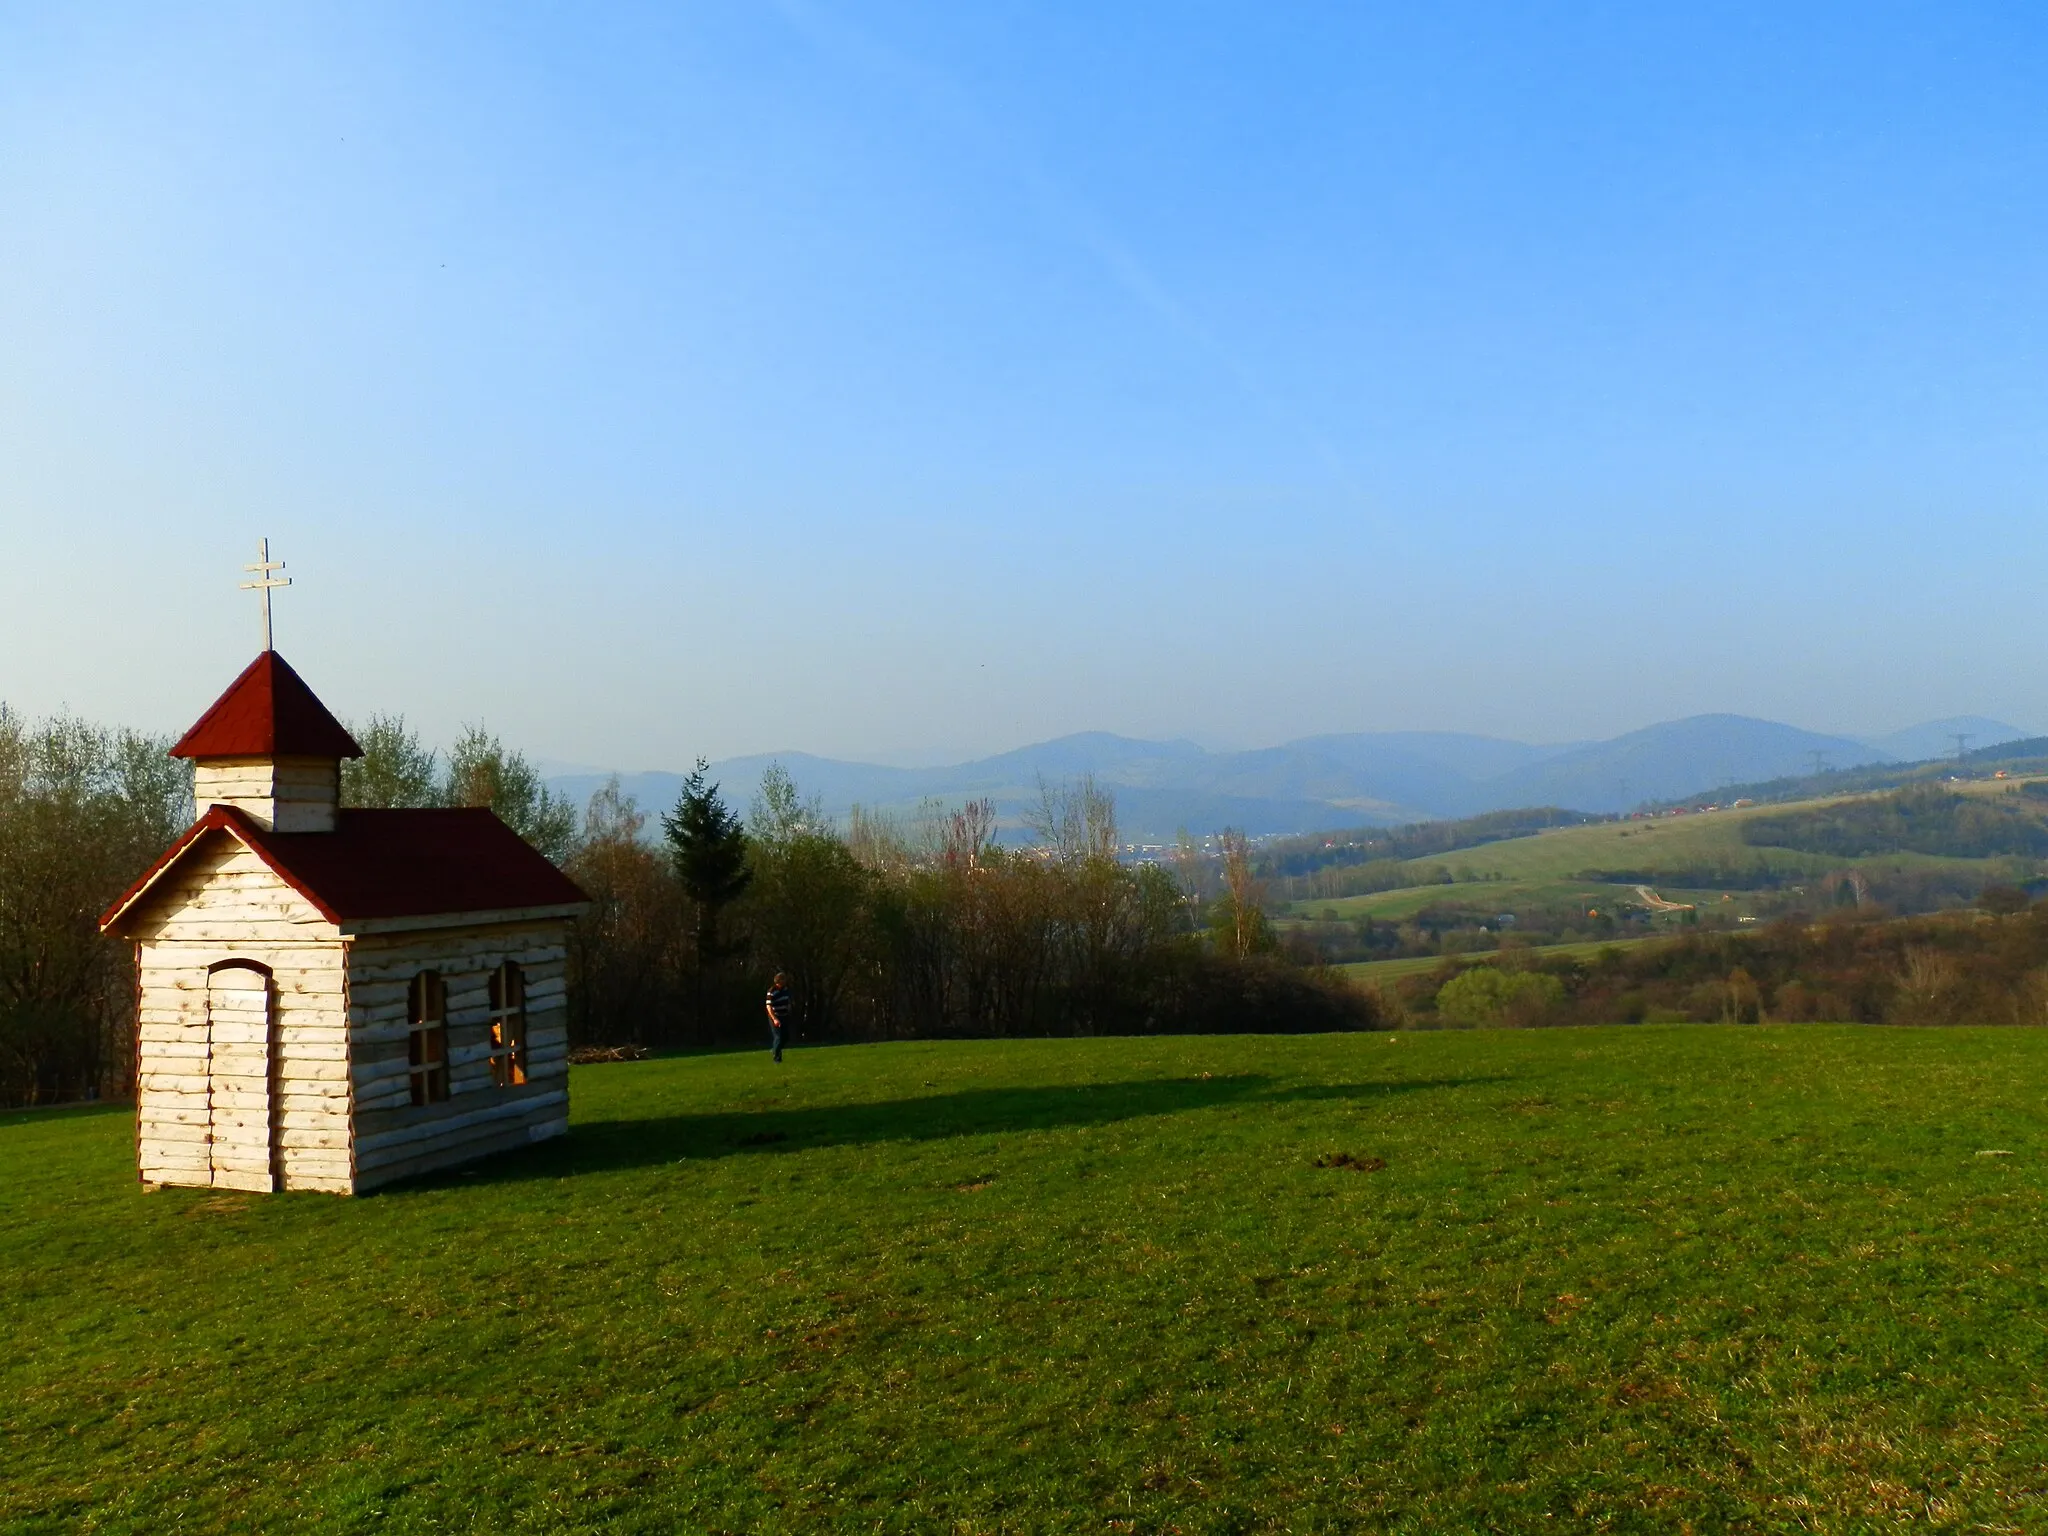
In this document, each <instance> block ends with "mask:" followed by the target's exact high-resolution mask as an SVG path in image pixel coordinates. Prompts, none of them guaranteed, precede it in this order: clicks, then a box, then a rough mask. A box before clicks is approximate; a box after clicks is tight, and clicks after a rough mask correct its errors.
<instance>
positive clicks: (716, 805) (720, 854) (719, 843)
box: [661, 757, 754, 1020]
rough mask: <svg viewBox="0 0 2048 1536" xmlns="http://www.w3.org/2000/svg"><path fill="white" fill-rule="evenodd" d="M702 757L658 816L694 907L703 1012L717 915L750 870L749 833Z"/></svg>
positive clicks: (714, 949) (715, 955)
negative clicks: (672, 802) (721, 795)
mask: <svg viewBox="0 0 2048 1536" xmlns="http://www.w3.org/2000/svg"><path fill="white" fill-rule="evenodd" d="M710 768H711V765H710V764H709V763H707V762H705V761H704V759H703V758H701V757H700V758H698V759H697V766H696V768H695V770H694V771H693V772H692V773H691V774H690V776H689V777H688V778H687V779H685V780H683V790H682V793H681V794H680V795H678V796H677V797H676V808H675V810H674V811H672V812H670V813H669V814H667V815H665V816H663V817H662V818H661V826H662V832H663V835H664V836H665V837H667V839H668V846H669V857H670V859H671V860H672V861H673V862H674V864H675V871H676V879H677V880H678V881H679V882H680V883H681V885H682V887H683V891H684V894H686V895H687V896H688V897H689V898H690V901H691V903H692V904H693V905H694V906H695V907H696V909H697V1015H698V1018H699V1019H700V1020H701V1019H702V1018H703V1014H704V972H705V969H706V968H707V967H708V966H709V965H710V964H711V963H712V962H713V961H715V960H717V959H718V958H719V956H720V953H721V951H720V947H719V943H718V917H719V914H720V913H721V912H723V911H724V910H725V908H727V907H728V906H730V905H731V904H732V903H733V902H735V901H737V900H738V899H739V897H740V895H741V893H742V892H744V891H745V890H746V888H747V884H748V882H749V881H751V880H752V879H753V878H754V873H753V871H752V870H750V869H749V868H748V867H747V834H746V831H745V830H744V828H743V827H742V826H741V824H740V819H739V817H738V816H736V815H734V814H733V812H732V810H731V809H730V808H729V807H728V806H727V805H726V803H725V802H724V801H723V800H721V799H720V798H719V796H718V786H717V785H716V784H713V783H711V782H709V779H708V777H707V775H708V774H709V772H710Z"/></svg>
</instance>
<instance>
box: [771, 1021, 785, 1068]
mask: <svg viewBox="0 0 2048 1536" xmlns="http://www.w3.org/2000/svg"><path fill="white" fill-rule="evenodd" d="M768 1037H769V1038H770V1039H771V1040H773V1041H774V1042H775V1059H776V1060H777V1061H780V1060H782V1026H781V1025H780V1024H775V1023H771V1024H769V1026H768Z"/></svg>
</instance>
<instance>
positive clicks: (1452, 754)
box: [549, 715, 2010, 842]
mask: <svg viewBox="0 0 2048 1536" xmlns="http://www.w3.org/2000/svg"><path fill="white" fill-rule="evenodd" d="M1972 724H1974V725H1977V726H1981V727H1983V728H1984V730H1985V732H1986V733H1987V734H1990V733H1992V727H1994V726H1997V722H1995V721H1933V722H1929V723H1928V724H1927V725H1924V726H1918V727H1914V728H1912V729H1911V730H1909V731H1905V732H1899V733H1896V738H1887V739H1899V740H1911V741H1915V742H1917V741H1920V740H1922V739H1923V738H1924V739H1926V740H1938V739H1944V733H1945V732H1946V731H1947V730H1948V729H1950V728H1954V729H1957V730H1968V729H1970V727H1971V725H1972ZM1998 729H2000V730H2004V729H2010V728H2008V727H1998ZM1816 754H1819V756H1818V757H1816ZM1895 760H1896V759H1895V758H1894V756H1893V755H1892V754H1891V753H1889V752H1887V751H1886V750H1885V749H1884V748H1883V747H1882V746H1881V745H1878V744H1872V743H1868V742H1862V741H1855V740H1851V739H1849V738H1847V737H1842V736H1829V735H1823V734H1819V733H1816V732H1813V731H1805V730H1800V729H1798V728H1797V727H1794V726H1789V725H1781V724H1778V723H1776V722H1773V721H1769V720H1756V719H1751V718H1749V717H1747V716H1743V715H1697V716H1694V717H1692V718H1690V719H1685V720H1673V721H1667V722H1665V723H1663V724H1660V725H1653V726H1649V727H1646V728H1644V729H1642V730H1639V731H1631V732H1629V733H1627V734H1626V735H1623V736H1618V737H1615V738H1614V739H1613V740H1610V741H1597V742H1577V743H1569V744H1565V745H1553V746H1536V745H1531V744H1529V743H1526V742H1517V741H1505V740H1501V739H1499V738H1496V737H1487V736H1477V735H1466V734H1459V733H1455V732H1431V731H1387V732H1365V733H1357V734H1349V735H1327V736H1311V737H1304V738H1302V739H1301V740H1298V741H1291V742H1287V743H1284V744H1282V745H1280V746H1276V747H1263V748H1258V749H1255V750H1251V751H1242V752H1211V751H1208V750H1206V749H1204V748H1202V747H1200V746H1198V745H1196V744H1195V743H1193V742H1189V741H1144V740H1138V739H1134V738H1132V737H1127V736H1117V735H1113V734H1110V733H1107V732H1086V733H1082V734H1079V735H1073V736H1063V737H1059V738H1057V739H1055V740H1052V741H1046V742H1039V743H1036V744H1034V745H1031V746H1027V747H1020V748H1017V749H1016V750H1014V751H1010V752H1004V753H1000V754H997V755H995V756H993V757H986V758H980V759H976V760H975V761H972V762H966V763H956V764H951V765H948V766H944V767H932V768H898V767H884V766H880V765H877V764H871V763H854V762H845V761H841V760H838V759H833V758H825V757H815V756H812V755H811V754H809V753H803V752H784V753H773V754H757V755H754V756H749V757H736V758H729V759H725V760H723V761H720V762H718V763H715V764H714V765H713V766H712V774H713V777H714V778H716V779H717V780H718V781H719V782H720V783H721V784H722V785H723V786H724V788H725V790H726V793H727V796H728V798H729V799H731V800H732V801H734V802H735V803H736V804H739V805H741V806H744V805H745V803H746V801H747V799H748V798H749V796H750V795H751V794H752V791H753V787H754V786H755V785H756V784H757V783H759V781H760V777H761V773H762V771H763V770H764V769H766V768H767V767H768V766H769V764H771V763H778V762H779V763H780V764H781V765H782V766H783V767H784V768H786V769H787V770H788V771H789V773H790V774H791V776H792V777H793V778H794V779H795V780H796V782H797V785H798V787H799V788H800V789H801V790H802V791H803V792H804V793H805V794H806V795H815V796H817V797H818V798H819V800H821V801H822V802H823V804H824V807H825V809H826V811H827V813H828V814H831V815H833V816H837V817H843V816H844V815H845V814H846V813H847V812H848V810H850V809H851V807H852V806H854V805H855V804H859V805H863V806H867V807H870V808H876V809H882V810H887V811H891V812H894V813H897V814H908V813H913V812H915V810H916V808H917V806H918V805H919V803H920V802H921V801H924V800H927V799H937V800H940V801H944V802H947V803H951V804H958V803H959V802H961V801H963V800H969V799H978V798H982V797H984V796H985V797H987V798H988V799H990V800H992V801H994V802H995V805H996V808H997V812H998V815H999V818H1000V819H1001V821H1002V823H1003V825H1004V826H1005V827H1006V828H1008V829H1011V831H1012V832H1013V833H1014V832H1015V830H1016V829H1018V828H1020V827H1021V826H1022V824H1023V813H1024V811H1025V809H1026V807H1027V806H1028V805H1030V804H1031V803H1032V802H1033V801H1034V800H1035V799H1036V797H1037V788H1036V784H1037V780H1038V778H1039V777H1040V776H1041V775H1042V776H1043V777H1044V778H1046V779H1047V780H1050V781H1053V782H1059V781H1062V780H1072V779H1075V778H1078V777H1080V776H1081V775H1082V774H1087V773H1092V774H1094V775H1095V777H1096V779H1097V780H1098V781H1099V782H1100V783H1102V784H1104V785H1105V786H1107V787H1109V788H1110V789H1113V790H1114V791H1115V792H1116V796H1117V804H1118V809H1119V812H1120V815H1121V819H1122V822H1123V826H1124V829H1125V832H1126V835H1127V836H1129V837H1131V838H1133V839H1135V840H1137V841H1141V842H1158V841H1164V840H1167V839H1170V838H1171V837H1172V836H1173V834H1174V832H1175V831H1176V830H1177V829H1178V828H1181V827H1187V828H1189V829H1191V830H1194V831H1197V832H1209V831H1213V830H1215V829H1217V828H1219V827H1223V826H1237V827H1242V828H1244V829H1245V830H1246V831H1248V832H1251V833H1252V834H1253V835H1255V836H1257V835H1273V834H1284V833H1299V832H1308V831H1316V830H1321V829H1326V828H1332V827H1347V826H1388V825H1396V824H1400V823H1404V822H1413V821H1424V820H1434V819H1440V818H1445V817H1459V816H1472V815H1477V814H1480V813H1482V812H1485V811H1491V810H1503V809H1510V808H1514V807H1521V806H1534V805H1556V806H1563V807H1566V808H1568V809H1572V810H1580V811H1602V812H1604V811H1620V810H1627V809H1630V808H1632V807H1634V806H1637V805H1640V804H1644V803H1646V802H1656V801H1660V800H1672V799H1677V798H1680V797H1690V796H1696V795H1700V794H1704V793H1712V792H1714V791H1715V789H1716V788H1717V786H1721V785H1727V784H1731V783H1736V782H1747V783H1755V782H1761V781H1774V780H1781V779H1787V778H1791V777H1794V776H1796V775H1799V774H1802V773H1805V772H1808V771H1810V769H1811V768H1812V766H1813V764H1814V763H1815V762H1816V761H1822V762H1825V763H1826V764H1828V765H1829V766H1830V767H1831V768H1833V769H1836V770H1843V769H1851V768H1855V767H1858V766H1860V765H1877V764H1888V763H1891V762H1894V761H1895ZM607 776H608V775H607V774H605V773H604V772H602V771H598V770H579V771H563V772H558V773H555V774H553V775H552V776H551V777H550V779H549V783H550V785H551V787H552V788H554V789H555V790H556V791H557V792H558V793H562V794H566V795H568V796H570V797H571V798H572V799H575V800H578V801H580V800H582V799H584V798H585V797H587V796H588V795H589V794H590V793H591V791H593V790H595V789H596V788H598V787H599V786H600V785H601V784H603V783H604V781H605V779H606V777H607ZM621 779H622V782H623V784H624V787H625V789H626V791H627V792H628V793H629V794H631V795H632V796H633V797H634V798H635V799H637V800H638V801H639V802H640V803H641V804H642V805H643V806H646V807H649V808H659V807H665V806H668V805H671V804H673V803H674V801H675V797H676V793H677V790H678V789H679V788H680V786H681V784H682V775H680V774H678V773H674V772H651V773H631V774H623V775H621Z"/></svg>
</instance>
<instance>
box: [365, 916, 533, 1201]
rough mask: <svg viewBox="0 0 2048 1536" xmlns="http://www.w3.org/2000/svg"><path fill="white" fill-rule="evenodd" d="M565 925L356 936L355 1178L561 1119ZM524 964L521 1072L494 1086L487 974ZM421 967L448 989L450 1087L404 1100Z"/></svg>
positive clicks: (452, 1159) (462, 1155)
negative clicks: (411, 997)
mask: <svg viewBox="0 0 2048 1536" xmlns="http://www.w3.org/2000/svg"><path fill="white" fill-rule="evenodd" d="M567 955H568V924H567V923H566V922H565V921H564V920H562V919H559V918H554V919H547V920H543V921H538V922H504V923H498V924H493V925H490V926H478V927H473V928H463V929H441V930H437V931H434V932H428V933H410V934H376V935H366V936H362V937H358V938H355V939H353V940H352V941H351V942H350V945H349V954H348V995H349V1050H350V1059H351V1069H350V1070H351V1083H352V1087H353V1090H354V1095H355V1106H356V1114H355V1145H354V1151H355V1187H356V1188H357V1189H358V1190H363V1189H368V1188H370V1187H372V1186H374V1185H377V1184H384V1183H389V1182H390V1181H391V1180H393V1179H400V1178H406V1177H409V1176H410V1175H412V1174H416V1173H424V1172H428V1171H430V1170H432V1169H436V1168H447V1167H452V1166H453V1165H455V1164H457V1163H464V1162H468V1161H470V1160H471V1159H473V1158H476V1157H480V1156H483V1155H485V1154H487V1153H490V1152H495V1151H500V1150H503V1149H505V1148H508V1147H515V1146H524V1145H526V1144H527V1143H529V1142H534V1141H542V1140H545V1139H546V1138H548V1137H550V1136H558V1135H560V1134H561V1133H562V1132H564V1131H566V1130H567V1129H568V1128H569V1060H568V1057H569V1017H568V993H567V982H566V961H567ZM507 960H514V961H517V962H518V963H519V965H520V966H521V967H522V968H523V969H524V970H525V973H526V1081H525V1082H524V1083H522V1084H518V1085H515V1086H511V1087H504V1088H501V1087H499V1086H498V1085H497V1084H496V1083H494V1082H493V1081H492V1079H491V1068H490V991H489V987H490V974H491V972H492V971H493V970H495V969H496V968H497V967H498V966H499V965H500V964H502V963H503V962H505V961H507ZM423 970H434V971H439V972H440V973H441V977H442V980H443V981H444V982H445V983H446V985H447V989H448V1014H447V1023H448V1089H449V1092H448V1098H447V1099H446V1100H445V1101H444V1102H442V1103H439V1104H420V1105H416V1104H414V1103H413V1102H412V1085H411V1078H410V1075H409V1073H408V1071H407V1065H408V1061H409V1057H408V1053H407V1038H408V1035H409V1033H410V1029H409V1020H408V1016H407V994H408V990H409V988H410V985H411V982H412V979H413V977H414V976H416V975H418V974H419V973H420V972H421V971H423Z"/></svg>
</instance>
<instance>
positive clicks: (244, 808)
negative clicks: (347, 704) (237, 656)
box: [171, 650, 363, 832]
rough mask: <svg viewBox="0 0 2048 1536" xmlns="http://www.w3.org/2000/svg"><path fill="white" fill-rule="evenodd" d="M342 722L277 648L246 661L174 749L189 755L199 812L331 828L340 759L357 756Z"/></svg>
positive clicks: (279, 828)
mask: <svg viewBox="0 0 2048 1536" xmlns="http://www.w3.org/2000/svg"><path fill="white" fill-rule="evenodd" d="M362 755H363V749H362V748H361V747H359V746H357V745H356V742H355V738H354V737H353V736H351V735H349V733H348V731H347V730H346V729H345V728H344V727H343V726H342V723H341V722H340V721H339V720H337V719H335V718H334V716H333V715H331V714H329V713H328V711H327V706H326V705H325V704H322V703H321V702H320V700H319V699H318V698H316V697H315V696H314V693H313V690H312V689H310V688H308V687H307V686H306V684H305V682H304V681H303V680H302V679H301V678H300V677H299V674H298V673H296V672H294V671H293V670H292V669H291V667H290V666H289V665H288V664H287V663H286V661H285V659H284V658H283V657H282V656H280V655H278V654H277V652H275V651H272V650H266V651H264V653H263V654H262V655H261V656H258V657H257V658H256V659H255V660H254V661H252V662H251V663H249V665H248V667H247V668H246V669H245V670H244V671H243V673H242V675H241V676H240V677H238V678H236V679H235V680H234V682H233V683H231V684H229V685H228V691H227V692H226V693H224V694H222V695H221V696H220V698H219V699H217V700H215V701H214V705H213V708H211V709H209V710H208V711H207V712H206V713H205V714H203V715H201V716H200V717H199V723H198V724H196V725H194V726H193V727H192V729H191V730H189V731H187V732H186V733H185V734H184V736H183V737H181V738H180V739H179V741H178V744H177V745H176V746H175V747H173V748H171V756H173V757H189V758H191V759H192V798H193V800H194V801H195V802H196V809H197V811H198V814H199V815H201V816H204V815H205V814H206V813H207V812H208V811H210V810H212V809H213V808H214V807H215V806H217V805H227V806H233V807H234V808H235V809H236V810H238V811H240V812H241V813H242V814H243V815H245V816H247V817H248V818H249V819H250V820H251V821H253V822H255V823H256V825H257V826H259V827H261V828H263V829H264V830H265V831H266V832H332V831H333V830H334V818H335V812H336V810H337V808H338V807H339V806H340V803H341V760H342V759H343V758H345V757H361V756H362Z"/></svg>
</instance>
